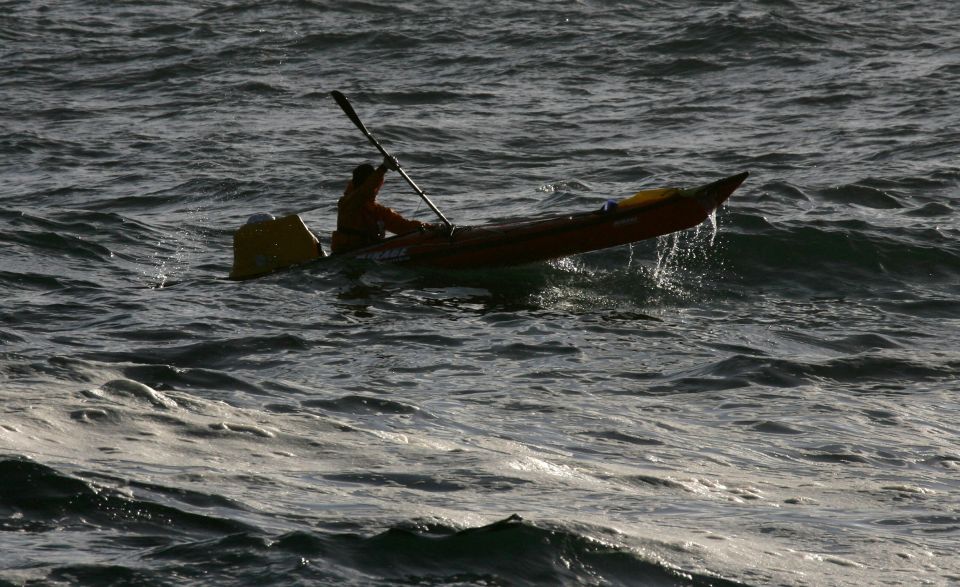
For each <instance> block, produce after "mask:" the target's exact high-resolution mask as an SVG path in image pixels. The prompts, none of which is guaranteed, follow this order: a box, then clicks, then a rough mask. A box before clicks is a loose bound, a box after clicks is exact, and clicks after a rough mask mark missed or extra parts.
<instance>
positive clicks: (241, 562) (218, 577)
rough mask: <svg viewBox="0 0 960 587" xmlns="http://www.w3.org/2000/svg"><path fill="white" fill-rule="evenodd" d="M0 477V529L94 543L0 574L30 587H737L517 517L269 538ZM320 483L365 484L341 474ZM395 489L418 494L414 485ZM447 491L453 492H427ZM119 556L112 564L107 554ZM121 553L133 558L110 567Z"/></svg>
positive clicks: (173, 496) (182, 498) (220, 501)
mask: <svg viewBox="0 0 960 587" xmlns="http://www.w3.org/2000/svg"><path fill="white" fill-rule="evenodd" d="M0 478H2V479H3V480H4V483H3V484H0V513H2V514H3V517H2V519H0V532H16V533H19V534H20V535H26V536H31V535H36V534H45V533H63V532H69V533H71V534H72V536H73V537H72V539H71V540H72V541H73V542H74V543H78V542H83V541H85V540H87V541H90V542H91V543H93V542H97V543H99V544H100V546H99V547H98V548H99V549H100V552H101V553H102V559H103V560H102V562H101V561H97V560H93V561H91V559H90V556H89V554H83V555H75V556H71V555H69V553H66V554H64V555H63V556H62V557H61V560H59V561H53V560H50V558H51V557H49V556H47V557H43V558H42V559H41V560H43V559H46V561H47V562H45V563H38V562H37V561H36V560H32V561H31V562H29V563H26V561H24V564H22V565H19V568H18V565H16V564H14V565H12V566H7V568H6V569H5V571H2V572H0V573H11V572H14V571H17V572H18V573H19V574H29V575H30V576H31V577H32V578H34V579H35V580H36V579H39V580H50V581H63V580H67V579H69V580H72V581H77V582H80V583H83V584H88V585H111V584H117V583H118V582H125V581H142V582H145V583H148V584H149V583H158V582H159V583H166V582H168V581H171V580H173V579H174V577H176V581H177V583H178V584H188V585H208V584H210V583H211V582H232V581H237V580H241V579H242V580H243V581H245V582H246V581H249V580H250V578H251V577H253V576H256V577H258V583H261V584H289V582H290V581H295V582H296V581H309V582H312V583H318V582H319V583H324V584H326V583H331V584H332V583H334V582H337V583H341V584H342V583H347V584H352V583H363V584H366V583H369V582H387V583H395V582H400V583H405V584H435V585H439V584H487V585H546V584H551V585H558V584H604V585H649V586H661V585H663V586H666V585H670V586H677V585H683V586H692V587H697V586H704V587H706V586H708V585H712V586H718V587H733V586H735V585H743V583H739V582H737V581H734V580H730V579H724V578H721V577H718V576H714V575H710V574H705V573H703V572H691V571H687V570H683V569H679V568H676V567H674V566H672V565H669V564H667V563H665V562H662V561H661V560H658V559H655V558H651V557H650V556H649V555H644V554H641V552H640V551H638V550H634V549H632V548H630V547H629V546H627V545H625V544H622V543H619V542H618V541H617V540H616V539H614V538H612V537H611V536H610V533H609V531H606V530H603V529H599V528H596V529H594V528H589V527H581V526H579V525H575V524H563V525H560V524H552V523H548V522H538V523H531V522H528V521H525V520H523V519H521V518H520V517H519V516H517V515H512V516H510V517H508V518H506V519H503V520H501V521H499V522H494V523H492V524H488V525H485V526H480V527H472V528H465V529H463V528H454V527H451V526H448V525H443V524H437V523H424V522H419V521H414V522H411V523H402V524H398V525H396V526H394V527H392V528H389V529H387V530H385V531H381V532H379V533H372V534H367V535H364V534H363V533H357V532H356V531H352V532H337V531H315V530H307V529H291V530H289V531H287V532H285V533H283V534H280V535H271V534H270V533H268V532H266V531H264V530H263V529H261V528H258V527H256V526H253V525H251V524H249V523H246V522H241V521H238V520H237V519H234V518H233V517H230V516H231V514H234V515H235V516H237V517H239V516H243V515H244V514H245V513H246V512H247V509H246V508H245V507H244V506H243V505H242V504H239V503H237V502H235V501H233V500H229V499H226V498H223V497H221V496H218V495H211V494H207V493H202V492H197V491H193V490H185V489H180V488H171V487H166V486H162V485H157V484H154V483H141V482H135V481H131V482H125V481H123V480H122V479H117V478H115V477H112V476H106V475H100V474H92V473H91V474H84V475H82V476H74V475H68V474H64V473H61V472H59V471H57V470H56V469H54V468H52V467H49V466H46V465H43V464H40V463H37V462H34V461H31V460H29V459H24V458H19V457H10V456H7V457H4V458H2V459H0ZM328 478H329V479H330V480H331V481H334V482H346V483H353V482H358V481H359V482H363V483H370V482H371V481H373V482H376V480H375V479H372V478H371V479H366V478H355V477H354V476H351V475H330V476H328ZM385 482H389V483H394V482H395V481H390V480H386V481H385ZM406 482H409V483H413V484H414V485H416V486H417V487H418V488H419V485H417V483H418V481H417V480H416V479H408V480H407V481H406ZM451 489H453V490H456V489H457V488H456V487H453V488H451V487H446V488H445V487H439V488H436V489H435V490H438V491H448V490H451ZM214 511H215V512H217V513H216V515H214V514H213V513H212V512H214ZM14 513H16V515H13V514H14ZM358 529H359V528H358ZM121 552H122V553H125V554H124V555H123V556H121V557H119V558H118V557H116V556H114V555H112V554H110V553H121ZM131 555H133V556H134V557H135V558H136V560H138V561H139V562H137V563H136V564H134V565H130V564H123V563H118V562H114V561H115V560H123V559H128V560H129V559H130V558H131ZM71 559H73V560H71ZM0 580H2V579H0Z"/></svg>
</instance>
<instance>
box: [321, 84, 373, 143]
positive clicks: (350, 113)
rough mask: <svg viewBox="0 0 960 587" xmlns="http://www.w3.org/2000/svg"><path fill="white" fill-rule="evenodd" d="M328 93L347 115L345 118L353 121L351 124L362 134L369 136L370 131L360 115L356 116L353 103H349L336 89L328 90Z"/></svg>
mask: <svg viewBox="0 0 960 587" xmlns="http://www.w3.org/2000/svg"><path fill="white" fill-rule="evenodd" d="M330 95H331V96H333V99H334V100H336V102H337V104H339V105H340V108H341V109H342V110H343V113H344V114H346V115H347V118H349V119H350V120H351V121H353V124H355V125H356V126H357V128H359V129H360V131H361V132H362V133H363V134H365V135H367V136H368V137H369V136H370V131H368V130H367V127H365V126H364V125H363V122H362V121H361V120H360V117H359V116H357V111H356V110H354V109H353V104H351V103H350V100H347V97H346V96H344V95H343V94H342V93H340V92H338V91H337V90H333V91H332V92H330Z"/></svg>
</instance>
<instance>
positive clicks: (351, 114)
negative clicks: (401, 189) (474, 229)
mask: <svg viewBox="0 0 960 587" xmlns="http://www.w3.org/2000/svg"><path fill="white" fill-rule="evenodd" d="M330 95H331V96H333V99H334V100H336V101H337V104H339V105H340V108H342V109H343V112H344V114H346V115H347V117H348V118H349V119H350V120H351V121H353V124H355V125H356V126H357V128H359V129H360V132H362V133H363V135H364V136H365V137H367V139H368V140H369V141H370V142H371V143H373V146H374V147H376V148H377V149H378V150H379V151H380V153H382V154H383V156H384V157H391V155H390V153H387V150H386V149H384V148H383V145H381V144H380V141H378V140H377V139H375V138H374V137H373V135H372V134H370V131H369V130H367V127H366V126H364V125H363V122H362V121H361V120H360V117H359V116H357V111H356V110H354V109H353V105H352V104H350V100H347V97H346V96H344V95H343V94H342V93H340V92H338V91H337V90H334V91H332V92H330ZM397 173H399V174H400V176H401V177H403V179H405V180H407V183H408V184H410V187H412V188H413V191H415V192H417V193H418V194H420V197H421V198H423V201H424V202H426V203H427V206H430V209H431V210H433V213H434V214H436V215H437V216H438V217H439V218H440V220H442V221H443V223H444V224H446V225H447V230H450V231H451V232H452V231H453V225H452V224H450V221H449V220H447V218H446V217H445V216H444V215H443V213H442V212H440V210H439V209H437V207H436V206H434V205H433V202H431V201H430V198H428V197H427V194H425V193H423V190H421V189H420V188H419V187H417V184H415V183H413V180H412V179H410V176H409V175H407V172H406V171H404V170H403V169H401V167H400V166H399V165H397Z"/></svg>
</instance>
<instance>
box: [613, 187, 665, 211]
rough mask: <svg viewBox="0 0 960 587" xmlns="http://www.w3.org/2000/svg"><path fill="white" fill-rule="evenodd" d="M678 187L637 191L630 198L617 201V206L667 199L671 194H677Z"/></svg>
mask: <svg viewBox="0 0 960 587" xmlns="http://www.w3.org/2000/svg"><path fill="white" fill-rule="evenodd" d="M679 191H680V190H678V189H677V188H656V189H652V190H644V191H642V192H637V193H635V194H634V195H632V196H630V197H629V198H626V199H623V200H620V201H619V202H617V206H618V207H620V208H628V207H630V206H638V205H640V204H649V203H651V202H655V201H657V200H665V199H667V198H669V197H670V196H673V195H675V194H676V193H677V192H679Z"/></svg>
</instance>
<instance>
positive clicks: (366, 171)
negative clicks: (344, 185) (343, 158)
mask: <svg viewBox="0 0 960 587" xmlns="http://www.w3.org/2000/svg"><path fill="white" fill-rule="evenodd" d="M373 171H374V170H373V165H370V164H369V163H362V164H360V165H357V167H356V169H354V170H353V187H355V188H358V187H360V186H362V185H363V182H365V181H367V178H368V177H370V176H371V175H373Z"/></svg>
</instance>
